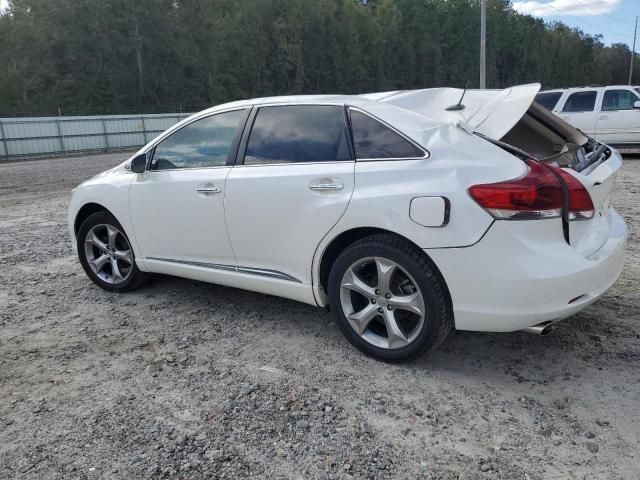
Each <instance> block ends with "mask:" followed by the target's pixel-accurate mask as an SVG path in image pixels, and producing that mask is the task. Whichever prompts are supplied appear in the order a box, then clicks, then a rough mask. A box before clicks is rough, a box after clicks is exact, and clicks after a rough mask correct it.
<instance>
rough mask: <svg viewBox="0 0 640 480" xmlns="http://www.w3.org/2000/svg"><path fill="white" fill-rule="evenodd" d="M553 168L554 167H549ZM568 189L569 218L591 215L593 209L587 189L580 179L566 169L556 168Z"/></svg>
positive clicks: (583, 217)
mask: <svg viewBox="0 0 640 480" xmlns="http://www.w3.org/2000/svg"><path fill="white" fill-rule="evenodd" d="M551 168H554V167H551ZM556 171H557V172H558V173H559V174H560V176H561V177H562V180H563V181H564V183H565V184H566V185H567V188H568V189H569V220H588V219H590V218H592V217H593V214H594V213H595V209H594V208H593V201H592V200H591V196H590V195H589V192H587V189H586V188H584V185H582V183H580V181H579V180H578V179H577V178H576V177H574V176H573V175H571V174H570V173H569V172H567V171H566V170H562V169H561V168H556Z"/></svg>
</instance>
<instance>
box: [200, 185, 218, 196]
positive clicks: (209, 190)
mask: <svg viewBox="0 0 640 480" xmlns="http://www.w3.org/2000/svg"><path fill="white" fill-rule="evenodd" d="M196 191H197V192H198V193H204V194H210V195H213V194H216V193H220V192H221V191H222V189H221V188H220V187H216V186H215V185H205V186H202V187H198V189H197V190H196Z"/></svg>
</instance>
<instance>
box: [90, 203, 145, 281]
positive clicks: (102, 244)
mask: <svg viewBox="0 0 640 480" xmlns="http://www.w3.org/2000/svg"><path fill="white" fill-rule="evenodd" d="M77 241H78V243H77V245H78V257H79V258H80V263H81V264H82V268H83V269H84V271H85V273H86V274H87V276H88V277H89V278H90V279H91V280H92V281H93V283H95V284H96V285H98V286H99V287H101V288H103V289H105V290H108V291H110V292H126V291H129V290H134V289H135V288H138V287H139V286H140V285H141V284H142V283H143V282H144V280H145V279H146V274H145V273H143V272H141V271H140V270H139V269H138V267H137V266H136V262H135V256H134V253H133V249H132V248H131V244H130V243H129V239H128V238H127V236H126V234H125V233H124V229H123V228H122V226H121V225H120V223H119V222H118V221H117V220H116V219H115V217H114V216H113V215H111V214H110V213H108V212H97V213H94V214H92V215H90V216H89V217H87V219H86V220H85V221H84V222H82V225H81V226H80V229H79V230H78V239H77Z"/></svg>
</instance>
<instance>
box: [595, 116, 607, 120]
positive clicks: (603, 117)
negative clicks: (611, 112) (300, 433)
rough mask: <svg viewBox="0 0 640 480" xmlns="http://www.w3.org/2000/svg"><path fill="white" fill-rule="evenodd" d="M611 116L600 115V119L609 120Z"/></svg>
mask: <svg viewBox="0 0 640 480" xmlns="http://www.w3.org/2000/svg"><path fill="white" fill-rule="evenodd" d="M608 118H609V117H607V116H606V115H600V116H599V117H598V120H607V119H608Z"/></svg>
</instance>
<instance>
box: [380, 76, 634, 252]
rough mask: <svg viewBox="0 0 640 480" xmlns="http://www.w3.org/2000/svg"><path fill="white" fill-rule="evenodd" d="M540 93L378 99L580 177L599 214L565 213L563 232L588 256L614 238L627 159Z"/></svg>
mask: <svg viewBox="0 0 640 480" xmlns="http://www.w3.org/2000/svg"><path fill="white" fill-rule="evenodd" d="M539 90H540V84H530V85H521V86H516V87H511V88H506V89H504V90H467V91H464V90H462V89H457V88H432V89H424V90H409V91H400V92H388V93H382V94H376V98H375V100H378V101H380V102H385V103H389V104H392V105H395V106H397V107H400V108H404V109H406V110H410V111H413V112H415V113H419V114H421V115H424V116H426V117H429V118H433V119H436V120H439V121H444V122H447V123H451V124H454V125H457V126H459V127H460V128H462V129H464V130H466V131H467V132H468V133H470V134H476V135H479V136H482V137H484V138H485V139H487V140H488V141H491V142H492V143H494V144H496V145H498V146H500V147H502V148H504V149H505V150H507V151H509V152H510V153H512V154H513V155H515V156H516V157H518V158H521V159H522V160H527V159H535V160H537V161H539V162H542V163H545V164H548V165H553V166H556V167H560V168H562V169H564V170H565V171H566V172H567V173H568V174H570V175H572V176H573V177H575V179H577V180H578V181H579V182H580V183H581V184H582V185H583V186H584V188H585V189H586V190H587V192H588V193H589V196H590V197H591V200H592V202H593V207H594V208H593V213H592V214H590V215H588V216H586V218H585V216H574V218H571V216H570V215H568V213H567V212H565V215H564V216H563V227H564V230H565V239H566V240H567V242H568V243H569V244H570V245H571V246H572V247H573V248H575V249H576V250H577V251H578V252H580V253H581V254H582V255H584V256H585V257H588V256H590V255H592V254H593V253H594V252H596V251H597V250H598V249H600V248H601V247H602V246H603V245H604V244H605V243H606V242H607V240H608V239H609V237H610V235H611V215H612V213H611V208H610V196H611V191H612V190H613V185H614V182H615V177H616V175H617V173H618V171H619V170H620V167H621V166H622V158H621V157H620V155H619V153H618V152H616V151H615V150H614V149H612V148H610V147H608V146H607V145H604V144H602V143H599V142H597V141H596V140H594V139H592V138H590V137H588V136H586V135H584V134H583V133H582V132H581V131H579V130H577V129H576V128H574V127H573V126H571V125H569V124H568V123H566V122H565V121H563V120H562V119H560V118H558V117H556V116H555V115H553V114H552V113H551V112H549V111H547V110H546V109H545V108H543V107H542V106H540V105H538V104H537V103H535V102H534V99H535V96H536V94H537V93H538V91H539ZM565 210H566V208H565ZM575 217H577V218H575Z"/></svg>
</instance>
